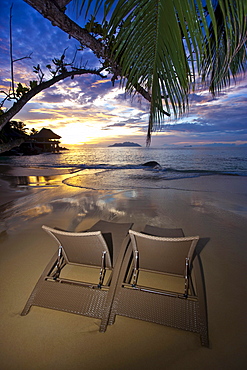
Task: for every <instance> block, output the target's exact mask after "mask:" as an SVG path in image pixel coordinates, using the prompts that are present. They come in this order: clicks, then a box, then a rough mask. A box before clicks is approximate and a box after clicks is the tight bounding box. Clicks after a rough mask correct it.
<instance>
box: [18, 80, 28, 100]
mask: <svg viewBox="0 0 247 370" xmlns="http://www.w3.org/2000/svg"><path fill="white" fill-rule="evenodd" d="M29 90H30V89H29V88H28V87H26V86H23V85H22V84H21V83H20V82H19V83H18V84H17V89H16V96H17V97H18V98H21V97H22V96H23V95H24V94H26V93H27V92H28V91H29Z"/></svg>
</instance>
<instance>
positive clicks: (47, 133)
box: [32, 128, 61, 141]
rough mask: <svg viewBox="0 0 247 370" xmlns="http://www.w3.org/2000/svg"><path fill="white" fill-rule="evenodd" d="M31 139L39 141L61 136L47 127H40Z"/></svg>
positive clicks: (55, 138) (56, 138)
mask: <svg viewBox="0 0 247 370" xmlns="http://www.w3.org/2000/svg"><path fill="white" fill-rule="evenodd" d="M32 139H35V140H41V141H49V140H59V139H61V136H59V135H57V134H55V133H54V132H53V131H52V130H50V129H49V128H42V129H41V130H40V131H39V132H38V133H37V134H34V135H32Z"/></svg>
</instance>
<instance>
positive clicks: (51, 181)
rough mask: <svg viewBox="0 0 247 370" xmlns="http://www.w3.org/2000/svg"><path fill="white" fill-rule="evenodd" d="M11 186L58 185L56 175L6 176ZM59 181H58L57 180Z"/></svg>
mask: <svg viewBox="0 0 247 370" xmlns="http://www.w3.org/2000/svg"><path fill="white" fill-rule="evenodd" d="M5 179H6V180H7V181H8V182H9V183H10V186H12V187H18V186H40V187H41V186H58V184H59V183H58V181H59V179H58V176H6V177H5ZM59 182H60V181H59Z"/></svg>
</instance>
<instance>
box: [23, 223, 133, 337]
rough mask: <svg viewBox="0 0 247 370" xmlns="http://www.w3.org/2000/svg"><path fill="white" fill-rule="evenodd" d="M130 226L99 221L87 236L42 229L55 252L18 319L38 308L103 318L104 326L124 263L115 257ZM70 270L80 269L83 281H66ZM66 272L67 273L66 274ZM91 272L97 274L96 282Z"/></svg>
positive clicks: (125, 238)
mask: <svg viewBox="0 0 247 370" xmlns="http://www.w3.org/2000/svg"><path fill="white" fill-rule="evenodd" d="M131 226H132V224H129V223H125V224H117V223H112V222H106V221H99V222H98V223H97V224H95V225H94V226H93V227H92V228H91V229H90V230H89V231H87V232H67V231H62V230H59V229H54V228H51V227H48V226H42V228H43V229H44V230H45V231H46V232H47V233H48V234H49V235H50V236H52V238H53V239H55V241H56V243H57V246H58V252H56V253H55V255H54V256H53V257H52V259H51V261H50V262H49V264H48V266H47V267H46V269H45V270H44V272H43V274H42V275H41V277H40V279H39V280H38V282H37V284H36V286H35V288H34V290H33V292H32V293H31V295H30V297H29V299H28V301H27V303H26V305H25V307H24V309H23V311H22V313H21V315H22V316H24V315H26V314H27V313H28V312H29V310H30V308H31V306H40V307H46V308H51V309H55V310H61V311H65V312H70V313H75V314H79V315H85V316H90V317H94V318H98V319H102V318H103V317H104V322H105V323H106V324H107V321H108V316H109V312H110V307H111V303H112V299H113V295H114V291H115V290H114V289H115V286H116V281H117V277H118V276H117V275H118V272H119V271H120V267H121V263H122V261H123V256H122V257H120V259H119V260H118V258H117V255H118V254H119V251H120V250H121V244H122V242H123V241H124V243H126V245H127V243H128V241H129V237H128V236H127V237H126V235H127V234H128V230H129V229H130V228H131ZM95 230H96V231H95ZM112 240H114V243H115V250H114V245H113V244H112ZM124 249H125V248H122V250H123V253H124ZM113 255H114V260H113ZM118 261H119V262H118ZM68 266H69V269H68ZM71 266H80V273H79V275H80V274H81V277H83V276H84V277H86V279H83V280H82V279H81V278H79V279H78V271H77V272H76V277H77V278H76V279H71V278H69V277H68V276H67V275H69V274H70V273H71V272H72V271H71V270H72V268H71ZM82 267H84V270H83V271H82V270H81V268H82ZM66 268H67V270H68V271H67V272H66V274H65V270H66ZM77 269H78V267H77ZM92 270H93V271H97V275H96V276H97V277H96V278H95V276H94V275H95V274H94V273H93V272H92ZM113 271H114V272H116V276H115V274H114V273H113ZM83 273H84V275H83ZM106 275H108V276H106ZM105 330H106V325H104V323H101V326H100V331H105Z"/></svg>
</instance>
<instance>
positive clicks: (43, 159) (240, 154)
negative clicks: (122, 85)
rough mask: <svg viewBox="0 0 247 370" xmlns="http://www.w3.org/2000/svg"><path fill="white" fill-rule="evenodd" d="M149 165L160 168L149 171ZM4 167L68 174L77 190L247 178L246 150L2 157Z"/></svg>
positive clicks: (89, 150)
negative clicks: (56, 171)
mask: <svg viewBox="0 0 247 370" xmlns="http://www.w3.org/2000/svg"><path fill="white" fill-rule="evenodd" d="M149 161H155V162H157V163H158V164H159V165H157V166H154V167H148V166H144V164H145V163H147V162H149ZM0 164H8V165H11V166H18V167H28V168H41V169H44V170H45V169H48V168H49V169H51V168H56V169H68V170H69V171H70V172H71V173H74V176H72V177H71V176H70V177H69V178H68V179H65V180H64V182H65V183H66V184H67V185H71V186H76V187H87V188H92V189H109V188H117V187H119V186H121V187H122V188H125V187H130V186H131V187H151V188H159V187H160V188H162V187H163V186H164V184H165V183H166V182H167V181H169V180H172V179H181V178H192V177H200V176H208V175H211V176H212V175H213V176H214V175H215V176H216V175H217V176H220V175H225V176H247V147H244V146H241V147H235V146H234V147H181V148H144V147H136V148H133V147H131V148H129V147H107V148H85V149H84V148H83V149H71V150H65V151H62V152H60V153H59V154H51V153H47V154H40V155H33V156H11V157H10V156H9V157H3V156H2V157H0ZM85 175H87V176H86V177H85ZM86 178H87V181H86V182H85V179H86Z"/></svg>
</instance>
